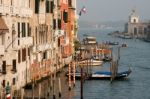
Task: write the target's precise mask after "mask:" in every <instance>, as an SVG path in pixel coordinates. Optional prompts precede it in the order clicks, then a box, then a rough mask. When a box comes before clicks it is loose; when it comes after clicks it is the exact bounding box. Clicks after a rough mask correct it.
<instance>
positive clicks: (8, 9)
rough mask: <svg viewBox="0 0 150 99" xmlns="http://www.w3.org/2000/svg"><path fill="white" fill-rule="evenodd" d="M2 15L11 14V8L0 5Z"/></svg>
mask: <svg viewBox="0 0 150 99" xmlns="http://www.w3.org/2000/svg"><path fill="white" fill-rule="evenodd" d="M0 13H1V14H2V15H6V14H9V13H10V7H9V5H3V4H1V5H0Z"/></svg>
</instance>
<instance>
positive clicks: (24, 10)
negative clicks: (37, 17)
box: [20, 8, 33, 17]
mask: <svg viewBox="0 0 150 99" xmlns="http://www.w3.org/2000/svg"><path fill="white" fill-rule="evenodd" d="M20 15H21V17H32V15H33V12H32V10H31V9H29V8H21V9H20Z"/></svg>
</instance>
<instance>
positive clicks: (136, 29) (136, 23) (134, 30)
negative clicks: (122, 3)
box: [125, 10, 149, 38]
mask: <svg viewBox="0 0 150 99" xmlns="http://www.w3.org/2000/svg"><path fill="white" fill-rule="evenodd" d="M148 24H149V23H145V22H141V21H140V18H139V16H138V15H137V13H136V11H135V10H133V11H132V13H131V15H130V16H129V21H128V23H127V24H126V25H125V32H126V33H127V34H128V35H130V36H132V38H143V37H144V36H145V34H146V33H147V26H148Z"/></svg>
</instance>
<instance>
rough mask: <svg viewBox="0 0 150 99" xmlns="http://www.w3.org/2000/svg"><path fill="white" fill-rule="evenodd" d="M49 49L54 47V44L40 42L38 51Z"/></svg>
mask: <svg viewBox="0 0 150 99" xmlns="http://www.w3.org/2000/svg"><path fill="white" fill-rule="evenodd" d="M49 49H52V44H48V43H46V44H40V45H38V47H37V51H39V52H43V51H45V50H49Z"/></svg>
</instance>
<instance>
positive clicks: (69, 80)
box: [68, 64, 71, 91]
mask: <svg viewBox="0 0 150 99" xmlns="http://www.w3.org/2000/svg"><path fill="white" fill-rule="evenodd" d="M68 72H69V74H68V76H69V77H68V83H69V91H70V90H71V66H70V64H69V67H68Z"/></svg>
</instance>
